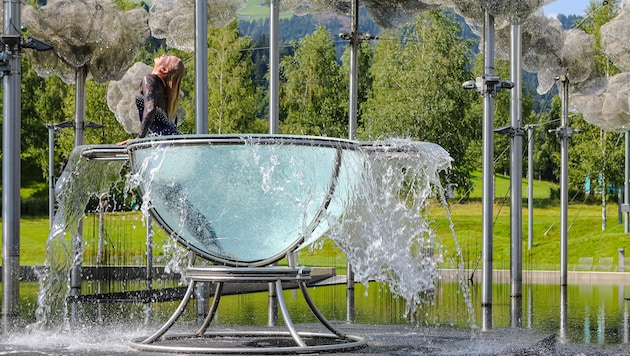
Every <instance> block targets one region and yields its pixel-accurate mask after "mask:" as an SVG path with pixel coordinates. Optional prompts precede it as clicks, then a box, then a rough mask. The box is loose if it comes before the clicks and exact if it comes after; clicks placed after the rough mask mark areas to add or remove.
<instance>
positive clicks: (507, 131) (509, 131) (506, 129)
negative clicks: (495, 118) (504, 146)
mask: <svg viewBox="0 0 630 356" xmlns="http://www.w3.org/2000/svg"><path fill="white" fill-rule="evenodd" d="M494 133H496V134H499V135H510V137H516V136H525V129H523V128H520V127H519V128H516V127H512V126H503V127H499V128H498V129H495V130H494Z"/></svg>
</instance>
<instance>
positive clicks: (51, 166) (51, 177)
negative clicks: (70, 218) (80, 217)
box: [46, 124, 55, 230]
mask: <svg viewBox="0 0 630 356" xmlns="http://www.w3.org/2000/svg"><path fill="white" fill-rule="evenodd" d="M46 127H47V128H48V220H49V226H50V229H51V230H52V227H53V219H54V217H55V126H54V125H53V124H48V125H46Z"/></svg>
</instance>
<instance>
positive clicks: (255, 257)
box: [83, 135, 365, 354]
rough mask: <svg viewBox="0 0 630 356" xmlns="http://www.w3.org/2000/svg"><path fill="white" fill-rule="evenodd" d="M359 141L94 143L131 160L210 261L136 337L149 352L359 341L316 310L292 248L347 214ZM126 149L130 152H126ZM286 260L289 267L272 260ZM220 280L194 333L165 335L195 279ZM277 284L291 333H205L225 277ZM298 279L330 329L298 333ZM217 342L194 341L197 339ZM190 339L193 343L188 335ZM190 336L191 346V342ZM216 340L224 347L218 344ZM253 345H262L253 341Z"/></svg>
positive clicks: (167, 214)
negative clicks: (290, 290) (175, 303)
mask: <svg viewBox="0 0 630 356" xmlns="http://www.w3.org/2000/svg"><path fill="white" fill-rule="evenodd" d="M358 147H359V144H358V143H357V142H354V141H348V140H341V139H328V138H321V137H304V136H282V135H176V136H162V137H150V138H144V139H140V140H136V141H133V142H132V143H130V144H129V145H128V146H126V147H121V148H118V147H112V146H107V147H94V148H92V149H89V150H86V151H84V152H83V156H84V157H87V158H88V159H95V160H96V159H101V160H108V159H125V153H126V154H127V155H128V159H129V161H130V166H131V172H132V173H131V181H133V182H134V184H137V187H138V190H139V192H140V193H141V196H142V197H143V210H145V211H148V212H149V213H150V214H151V216H152V217H153V219H154V220H155V221H156V222H157V223H158V225H159V226H160V227H162V228H163V229H164V230H165V231H166V232H168V233H169V234H171V235H172V236H173V237H175V238H176V239H177V240H178V241H179V242H180V243H181V244H182V245H183V246H185V247H186V248H187V249H188V250H190V251H191V256H195V257H200V258H202V259H205V260H207V261H210V262H211V263H212V265H211V266H195V265H194V264H195V263H194V258H191V263H190V266H189V267H188V268H187V269H186V272H185V275H186V279H187V280H188V281H189V282H190V283H189V286H188V289H187V292H186V294H185V296H184V298H183V300H182V302H181V304H180V306H179V308H177V310H176V311H175V313H174V314H173V316H172V317H171V318H170V319H169V320H168V321H167V322H166V323H165V324H164V325H163V326H162V327H161V328H160V329H159V330H158V331H157V332H156V333H155V334H153V335H151V336H148V337H143V338H139V339H136V340H133V341H132V342H131V344H132V346H133V347H134V348H136V349H139V350H144V351H159V352H204V353H222V354H224V353H239V354H241V353H256V354H261V353H266V354H277V353H287V352H289V353H305V352H307V353H308V352H321V351H327V350H344V349H352V348H357V347H362V346H364V345H365V341H364V340H363V339H362V338H360V337H356V336H352V335H345V334H343V333H341V332H339V331H338V330H337V329H336V328H335V327H334V326H333V325H332V324H331V323H329V322H328V321H327V320H326V318H325V317H324V316H323V315H322V314H321V313H320V312H319V311H318V309H317V308H316V307H315V305H314V303H313V301H312V300H311V298H310V296H309V294H308V290H307V287H306V282H307V281H308V280H309V279H310V268H307V267H301V266H297V264H296V262H295V258H294V252H295V251H296V250H297V249H299V248H303V247H306V246H308V245H309V244H311V243H312V242H314V241H315V240H317V239H318V238H320V237H321V236H322V235H323V234H324V233H326V231H328V229H329V227H330V226H331V225H332V224H335V223H336V222H337V221H339V219H340V218H341V217H342V214H343V213H344V209H345V207H346V206H347V205H348V203H349V200H350V197H351V196H352V194H351V193H352V192H353V191H354V190H355V189H356V183H357V182H358V180H359V177H360V174H359V169H360V168H361V167H362V165H363V163H362V157H364V155H363V154H362V153H361V151H360V150H359V149H358ZM123 151H124V152H123ZM283 258H287V261H288V266H277V265H274V264H275V263H276V262H278V261H279V260H281V259H283ZM200 282H212V283H215V286H216V289H215V292H214V301H213V303H212V306H211V308H210V312H209V313H208V315H207V317H206V319H205V320H204V322H203V324H202V326H201V327H200V328H199V330H198V331H197V332H196V333H194V334H189V335H181V334H177V335H173V334H166V333H167V332H168V331H169V329H171V327H172V326H173V325H174V323H175V322H176V321H177V319H178V318H179V317H180V316H181V314H182V312H183V310H184V309H185V307H186V305H187V303H188V302H189V301H190V299H191V298H192V297H193V294H194V291H195V285H196V284H197V283H200ZM260 282H266V283H274V284H275V287H276V290H277V293H276V294H277V298H278V306H279V307H280V310H281V312H282V316H283V318H284V321H285V324H286V326H287V328H288V332H274V333H270V332H269V331H268V330H265V331H254V332H253V331H251V330H248V331H247V332H239V331H231V332H229V333H228V334H229V335H225V334H223V333H214V332H208V331H207V329H208V327H209V324H210V322H211V321H212V319H213V317H214V315H215V314H216V310H217V306H218V303H219V300H220V296H221V290H222V287H223V284H224V283H260ZM283 282H292V283H297V284H298V285H299V287H300V289H301V291H302V293H303V295H304V298H305V300H306V302H307V303H308V305H309V307H310V308H311V310H312V311H313V313H314V314H315V316H316V317H317V318H318V319H319V321H320V322H321V324H322V325H324V326H325V327H326V328H327V329H328V331H329V332H325V333H321V332H304V331H301V332H298V331H297V330H296V328H295V326H294V325H293V323H292V322H291V317H290V315H289V312H288V310H287V307H286V304H285V302H284V299H283V295H282V294H283V293H282V283H283ZM226 336H227V337H231V338H233V337H248V338H250V337H255V338H261V337H267V338H268V337H273V338H274V339H277V338H279V337H285V338H287V339H288V340H293V342H292V343H288V344H287V343H286V342H285V343H282V345H281V346H277V345H276V346H267V347H260V346H259V345H260V343H258V342H251V341H248V343H247V345H250V346H238V347H233V346H232V347H227V346H225V345H224V343H222V342H221V341H219V340H218V339H219V338H221V337H226ZM208 338H212V342H209V343H203V345H202V346H200V345H197V344H196V342H198V341H199V340H200V339H208ZM184 340H186V341H184ZM191 343H192V344H191ZM217 345H218V346H217ZM251 345H255V346H251Z"/></svg>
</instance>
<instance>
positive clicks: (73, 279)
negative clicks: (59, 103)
mask: <svg viewBox="0 0 630 356" xmlns="http://www.w3.org/2000/svg"><path fill="white" fill-rule="evenodd" d="M87 72H88V68H87V66H82V67H80V68H78V69H77V70H76V72H75V83H76V86H75V92H74V98H75V100H74V101H75V112H74V113H75V115H74V147H77V146H81V145H83V144H84V143H85V90H86V89H85V81H86V79H87ZM82 239H83V220H79V223H78V224H77V233H76V235H75V236H72V256H73V261H81V258H80V256H78V255H79V254H80V253H81V245H82ZM70 289H71V294H72V295H73V296H77V295H80V294H81V263H80V262H77V263H76V264H73V266H72V270H71V271H70Z"/></svg>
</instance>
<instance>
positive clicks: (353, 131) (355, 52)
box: [348, 0, 359, 140]
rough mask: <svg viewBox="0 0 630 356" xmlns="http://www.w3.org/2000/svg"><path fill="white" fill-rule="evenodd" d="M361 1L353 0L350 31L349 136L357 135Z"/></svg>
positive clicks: (354, 137) (351, 137) (353, 137)
mask: <svg viewBox="0 0 630 356" xmlns="http://www.w3.org/2000/svg"><path fill="white" fill-rule="evenodd" d="M358 58H359V1H358V0H352V29H351V32H350V108H349V112H348V113H349V125H348V131H349V135H348V136H349V138H350V139H351V140H354V139H356V137H357V107H358V100H359V99H358V96H359V95H358V88H359V85H358V84H359V60H358Z"/></svg>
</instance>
